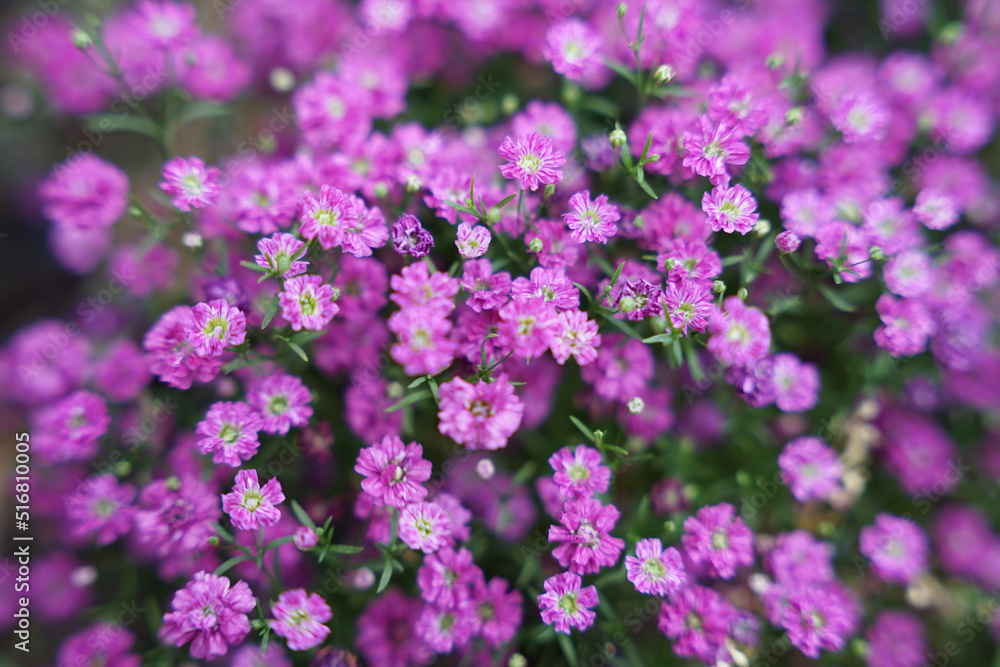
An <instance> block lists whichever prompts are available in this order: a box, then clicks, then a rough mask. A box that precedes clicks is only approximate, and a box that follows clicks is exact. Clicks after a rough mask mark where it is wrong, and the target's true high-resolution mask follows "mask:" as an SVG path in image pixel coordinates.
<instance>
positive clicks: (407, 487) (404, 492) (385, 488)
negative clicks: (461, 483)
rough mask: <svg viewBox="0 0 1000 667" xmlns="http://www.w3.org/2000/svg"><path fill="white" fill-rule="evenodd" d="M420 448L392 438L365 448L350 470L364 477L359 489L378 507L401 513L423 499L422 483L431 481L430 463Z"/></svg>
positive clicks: (425, 494)
mask: <svg viewBox="0 0 1000 667" xmlns="http://www.w3.org/2000/svg"><path fill="white" fill-rule="evenodd" d="M423 451H424V450H423V447H421V446H420V445H418V444H417V443H415V442H411V443H410V444H408V445H404V444H403V441H402V440H400V439H399V438H398V437H396V436H386V437H385V438H384V439H383V440H382V442H380V443H379V442H377V443H375V444H373V445H371V446H370V447H365V448H364V449H362V450H361V452H360V453H359V454H358V460H357V464H356V465H355V466H354V470H355V471H356V472H357V473H358V474H359V475H364V477H365V479H364V481H362V482H361V488H362V490H364V492H365V493H366V494H368V495H369V496H371V497H372V499H373V500H374V501H375V502H376V503H378V504H381V505H390V506H392V507H396V508H399V509H403V508H404V507H406V506H407V505H408V504H410V503H415V502H417V501H420V500H422V499H424V498H425V497H426V496H427V489H426V488H424V486H423V484H422V483H423V482H426V481H427V480H428V479H430V477H431V463H430V461H425V460H424V459H423Z"/></svg>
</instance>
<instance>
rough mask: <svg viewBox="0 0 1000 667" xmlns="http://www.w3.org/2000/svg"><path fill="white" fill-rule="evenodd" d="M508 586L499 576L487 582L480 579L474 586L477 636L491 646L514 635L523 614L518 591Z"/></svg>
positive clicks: (503, 642) (495, 645)
mask: <svg viewBox="0 0 1000 667" xmlns="http://www.w3.org/2000/svg"><path fill="white" fill-rule="evenodd" d="M508 588H510V585H509V584H508V583H507V582H506V581H505V580H504V579H501V578H500V577H493V578H492V579H490V581H489V583H484V582H483V581H482V580H481V579H480V581H478V582H476V585H475V586H474V587H473V593H472V596H473V600H472V602H473V604H474V605H475V608H476V613H477V616H478V617H477V618H476V620H477V621H478V623H477V625H478V627H479V632H480V636H481V637H482V638H483V641H484V642H485V643H486V645H487V646H489V647H491V648H497V647H499V646H501V645H503V644H505V643H507V642H509V641H510V640H511V639H513V638H514V635H516V634H517V630H518V628H519V627H520V626H521V618H522V617H523V616H524V609H523V608H522V598H521V593H520V592H519V591H517V590H516V589H515V590H508Z"/></svg>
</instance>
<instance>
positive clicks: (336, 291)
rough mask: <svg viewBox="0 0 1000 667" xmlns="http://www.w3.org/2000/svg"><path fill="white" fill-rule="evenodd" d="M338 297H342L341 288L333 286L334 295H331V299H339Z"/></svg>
mask: <svg viewBox="0 0 1000 667" xmlns="http://www.w3.org/2000/svg"><path fill="white" fill-rule="evenodd" d="M338 299H340V288H339V287H334V288H333V295H332V296H331V297H330V300H331V301H337V300H338Z"/></svg>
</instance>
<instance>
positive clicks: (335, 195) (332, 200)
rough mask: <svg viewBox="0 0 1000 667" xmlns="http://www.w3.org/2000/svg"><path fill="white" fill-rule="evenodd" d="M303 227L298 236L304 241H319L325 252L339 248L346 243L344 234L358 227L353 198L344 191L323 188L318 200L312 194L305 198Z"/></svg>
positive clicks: (303, 201)
mask: <svg viewBox="0 0 1000 667" xmlns="http://www.w3.org/2000/svg"><path fill="white" fill-rule="evenodd" d="M300 204H301V207H302V227H301V228H300V229H299V233H300V234H302V238H304V239H314V238H318V239H319V244H320V246H322V248H323V249H324V250H329V249H330V248H334V247H336V246H339V245H340V244H341V243H343V241H344V232H345V230H346V229H347V228H349V227H356V226H357V225H358V211H357V208H356V207H355V206H354V202H352V201H351V198H350V197H349V196H348V195H347V194H345V193H344V192H342V191H341V190H339V189H337V188H335V187H333V186H330V185H324V186H322V187H321V188H320V191H319V197H316V195H314V194H313V193H311V192H305V193H303V194H302V199H301V201H300Z"/></svg>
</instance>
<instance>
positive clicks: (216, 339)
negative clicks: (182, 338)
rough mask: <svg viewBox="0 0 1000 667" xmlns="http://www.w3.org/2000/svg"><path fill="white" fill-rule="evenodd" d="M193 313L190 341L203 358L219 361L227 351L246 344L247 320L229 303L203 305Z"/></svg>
mask: <svg viewBox="0 0 1000 667" xmlns="http://www.w3.org/2000/svg"><path fill="white" fill-rule="evenodd" d="M191 313H192V315H193V321H192V322H191V324H190V328H189V329H188V332H187V334H188V340H189V341H190V342H191V345H192V347H194V349H195V352H196V353H197V354H198V356H200V357H217V356H219V355H221V354H222V352H223V350H225V349H226V348H227V347H234V346H236V345H240V344H242V343H243V341H244V340H246V335H247V319H246V316H245V315H244V314H243V311H241V310H240V309H239V308H234V307H232V306H230V305H229V303H228V302H226V300H225V299H215V300H214V301H210V302H208V303H199V304H198V305H196V306H195V307H194V308H193V309H192V311H191Z"/></svg>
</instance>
